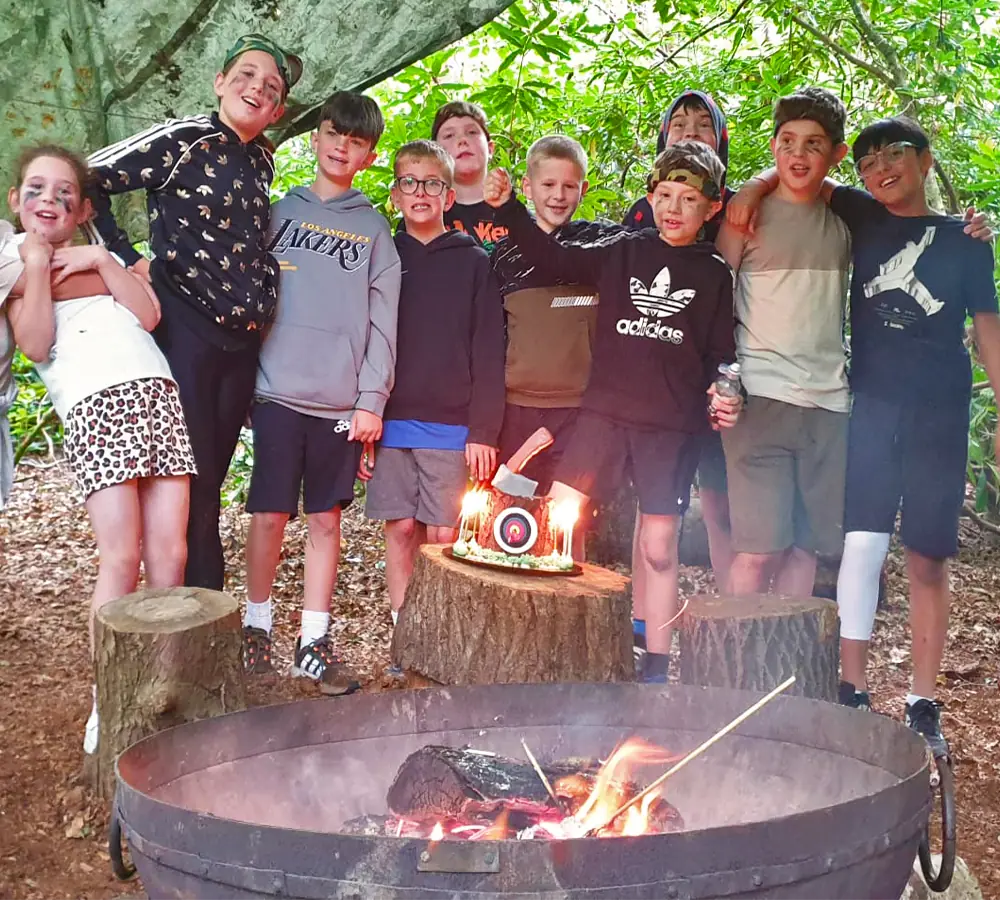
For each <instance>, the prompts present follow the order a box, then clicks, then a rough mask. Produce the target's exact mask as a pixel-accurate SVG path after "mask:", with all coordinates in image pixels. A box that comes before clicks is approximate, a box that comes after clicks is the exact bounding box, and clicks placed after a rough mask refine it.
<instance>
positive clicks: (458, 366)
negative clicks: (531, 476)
mask: <svg viewBox="0 0 1000 900" xmlns="http://www.w3.org/2000/svg"><path fill="white" fill-rule="evenodd" d="M395 242H396V250H397V252H398V253H399V259H400V262H401V263H402V266H403V275H402V283H401V286H400V292H399V316H398V324H397V341H396V382H395V385H394V387H393V389H392V393H391V394H390V395H389V402H388V404H387V405H386V408H385V418H386V419H417V420H419V421H422V422H434V423H438V424H442V425H466V426H468V429H469V443H471V444H487V445H489V446H494V447H495V446H496V443H497V437H498V436H499V434H500V425H501V422H502V421H503V411H504V371H503V367H504V336H503V302H502V300H501V299H500V286H499V284H498V282H497V280H496V276H495V275H494V274H493V270H492V268H491V266H490V258H489V256H488V255H487V253H486V251H485V250H483V249H482V247H480V246H479V245H478V244H477V243H476V241H475V239H474V238H472V237H470V236H469V235H466V234H462V233H461V232H459V231H446V232H445V233H444V234H442V235H440V236H439V237H436V238H435V239H434V240H433V241H431V242H430V243H429V244H423V243H421V242H420V241H418V240H417V239H416V238H415V237H412V236H410V235H409V234H407V233H406V232H397V233H396V236H395Z"/></svg>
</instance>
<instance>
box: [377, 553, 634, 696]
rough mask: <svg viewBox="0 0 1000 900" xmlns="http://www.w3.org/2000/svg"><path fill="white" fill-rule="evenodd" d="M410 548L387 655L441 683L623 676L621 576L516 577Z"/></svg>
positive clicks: (589, 571)
mask: <svg viewBox="0 0 1000 900" xmlns="http://www.w3.org/2000/svg"><path fill="white" fill-rule="evenodd" d="M443 549H444V548H443V547H440V546H434V545H424V546H423V547H421V548H420V551H419V553H418V554H417V558H416V562H415V564H414V568H413V576H412V577H411V579H410V583H409V585H408V586H407V589H406V603H405V604H404V606H403V609H402V611H401V613H400V617H399V623H398V625H397V626H396V629H395V632H394V633H393V640H392V658H393V661H394V662H396V663H397V664H398V665H400V666H402V667H403V668H404V669H409V670H411V671H414V672H418V673H420V674H421V675H424V676H426V677H427V678H431V679H433V680H434V681H437V682H440V683H442V684H494V683H512V682H538V681H627V680H629V679H631V678H632V676H633V672H634V663H633V659H632V630H631V624H630V621H629V615H630V605H629V600H628V597H627V594H626V590H627V585H628V581H627V579H625V578H624V577H622V576H621V575H618V574H616V573H614V572H610V571H608V570H607V569H601V568H598V567H597V566H590V565H584V566H583V574H582V575H579V576H577V577H575V578H565V577H559V576H545V575H521V574H519V573H517V572H507V571H497V570H494V569H488V568H483V567H479V566H472V565H469V564H467V563H464V562H461V561H460V560H452V559H448V558H447V557H446V556H445V555H444V553H443Z"/></svg>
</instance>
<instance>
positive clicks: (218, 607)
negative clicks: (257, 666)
mask: <svg viewBox="0 0 1000 900" xmlns="http://www.w3.org/2000/svg"><path fill="white" fill-rule="evenodd" d="M94 629H95V630H94V646H95V661H94V662H95V670H96V677H97V711H98V716H99V721H100V734H99V737H98V748H97V753H96V754H94V757H95V759H93V760H89V761H88V765H87V768H88V769H89V770H90V771H89V772H88V774H89V775H90V776H91V778H92V780H93V782H94V786H95V788H96V789H97V790H98V791H99V792H100V793H101V795H102V796H103V797H104V798H105V799H110V798H111V797H112V796H113V794H114V788H115V784H114V763H115V759H116V758H117V756H118V754H119V753H121V752H122V751H123V750H124V749H125V748H126V747H128V746H129V745H131V744H133V743H135V742H136V741H138V740H139V739H141V738H144V737H146V736H147V735H150V734H153V733H155V732H157V731H162V730H163V729H165V728H170V727H172V726H174V725H179V724H181V723H183V722H190V721H192V720H194V719H204V718H208V717H209V716H217V715H221V714H222V713H227V712H233V711H234V710H239V709H245V708H246V692H245V687H244V683H243V663H242V659H241V639H242V633H241V628H240V614H239V607H238V605H237V603H236V601H235V600H234V599H233V598H232V597H230V596H228V595H227V594H223V593H220V592H218V591H210V590H205V589H203V588H186V587H177V588H170V589H166V590H148V591H138V592H136V593H134V594H129V595H127V596H125V597H121V598H120V599H118V600H115V601H113V602H111V603H108V604H107V605H105V606H103V607H102V608H101V609H100V611H99V612H98V614H97V617H96V620H95V623H94Z"/></svg>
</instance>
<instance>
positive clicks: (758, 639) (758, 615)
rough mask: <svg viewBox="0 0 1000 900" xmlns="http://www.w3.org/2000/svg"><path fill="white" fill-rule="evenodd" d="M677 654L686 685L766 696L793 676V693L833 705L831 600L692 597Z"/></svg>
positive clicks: (835, 674) (835, 631) (835, 653)
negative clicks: (794, 679) (764, 693)
mask: <svg viewBox="0 0 1000 900" xmlns="http://www.w3.org/2000/svg"><path fill="white" fill-rule="evenodd" d="M680 649H681V660H680V662H681V666H680V669H681V681H682V682H684V683H685V684H700V685H706V686H709V687H730V688H738V689H740V690H745V691H769V690H771V689H772V688H775V687H777V686H778V685H779V684H781V682H782V681H784V680H785V679H786V678H788V676H789V675H794V676H795V678H796V681H795V684H794V685H793V686H792V687H791V688H790V690H789V692H790V693H793V694H802V695H803V696H806V697H814V698H816V699H820V700H830V701H833V702H836V700H837V687H838V683H839V663H840V619H839V618H838V616H837V605H836V604H835V603H831V602H830V601H829V600H823V599H820V598H818V597H782V596H775V595H773V594H751V595H748V596H737V597H715V596H699V597H693V598H692V599H691V602H690V604H689V606H688V609H687V611H686V612H685V614H684V618H683V622H682V625H681V630H680Z"/></svg>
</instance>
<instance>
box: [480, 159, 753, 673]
mask: <svg viewBox="0 0 1000 900" xmlns="http://www.w3.org/2000/svg"><path fill="white" fill-rule="evenodd" d="M723 172H724V170H723V167H722V163H721V162H720V161H719V158H718V156H716V154H715V152H714V151H713V150H712V149H711V148H710V147H707V146H705V145H704V144H700V143H696V142H693V141H681V142H680V143H678V144H676V145H674V146H673V147H671V148H670V149H668V150H666V151H665V152H664V153H662V154H660V156H659V157H657V160H656V164H655V166H654V168H653V173H652V176H651V178H650V184H651V186H652V188H653V191H652V194H653V203H652V208H653V214H654V220H655V221H656V225H657V229H658V231H657V232H653V231H651V230H645V231H641V232H628V233H624V234H621V235H618V236H611V237H608V238H604V239H599V240H598V241H596V242H594V244H592V245H590V246H585V247H570V246H563V245H560V244H559V243H558V242H557V241H555V240H553V239H552V238H551V237H550V236H549V235H547V234H545V233H544V232H543V231H542V230H541V229H539V228H538V227H536V226H535V224H534V223H533V222H532V221H531V219H530V217H529V216H528V213H527V210H525V208H524V207H523V206H522V205H521V204H520V203H519V202H518V201H517V200H515V199H514V198H513V196H512V191H511V185H510V179H509V177H508V176H507V174H506V173H505V172H502V171H495V172H492V173H490V176H489V178H488V179H487V185H486V201H487V202H488V203H491V204H492V205H494V206H496V207H498V210H499V214H498V221H501V222H503V223H504V224H505V225H507V227H508V228H509V229H510V235H511V238H512V239H513V240H515V241H516V242H517V243H518V244H519V245H520V246H521V248H522V250H523V252H524V254H525V257H526V258H527V259H529V260H536V259H537V260H540V261H541V260H548V265H549V266H550V267H551V266H554V267H556V268H557V269H559V270H560V274H562V275H563V276H564V277H575V278H577V279H579V280H588V281H592V283H595V284H596V285H597V288H598V291H599V292H600V297H601V302H600V305H599V307H598V317H597V333H596V337H595V340H594V355H593V364H592V368H591V374H590V381H589V383H588V385H587V389H586V391H585V392H584V395H583V401H582V406H581V411H580V416H579V418H578V419H577V422H576V425H575V427H574V432H573V436H572V437H571V439H570V441H569V443H568V446H567V449H566V453H565V455H564V456H563V459H562V461H561V463H560V464H559V467H558V469H557V470H556V473H555V483H554V484H553V488H552V492H551V495H552V498H553V499H554V500H556V501H562V500H563V499H571V500H573V501H575V502H577V503H579V504H581V505H582V504H583V503H585V502H586V501H588V500H589V499H590V498H591V497H592V496H595V495H596V496H607V495H608V494H609V493H610V492H611V491H612V490H613V489H614V488H615V487H616V484H617V482H618V481H619V480H620V479H621V478H622V477H623V476H624V475H625V474H630V475H631V477H632V481H633V482H634V484H635V487H636V492H637V493H638V495H639V512H640V521H639V547H640V557H641V564H642V566H643V570H644V574H645V579H646V587H647V598H646V607H647V608H646V622H647V632H646V634H647V638H646V641H647V650H648V653H647V655H646V664H645V673H644V676H645V678H646V680H647V681H653V682H657V681H665V680H666V674H667V666H668V663H669V651H670V638H671V631H670V629H669V628H668V627H667V626H668V624H669V622H670V620H671V617H672V616H673V615H674V610H675V608H676V605H677V534H678V523H679V521H680V515H679V514H680V512H681V510H682V509H683V507H684V504H685V502H686V500H687V495H688V492H689V490H690V485H691V479H692V477H693V476H694V470H695V467H696V466H697V461H698V442H699V435H701V434H703V433H704V431H705V429H706V428H707V427H708V417H707V413H706V403H707V402H708V399H709V398H708V397H706V393H708V394H712V393H714V388H713V387H712V381H713V378H714V375H715V372H716V369H717V367H718V365H719V364H720V363H723V362H730V361H732V360H734V359H735V357H736V351H735V346H734V341H733V276H732V271H731V270H730V268H729V266H728V265H727V264H726V263H725V261H724V260H723V259H722V258H721V257H719V256H718V255H717V254H716V253H715V248H714V247H713V246H712V245H711V244H707V243H698V242H697V239H698V234H699V232H700V231H701V229H702V227H703V226H704V224H705V222H706V221H708V220H709V219H711V218H712V216H714V215H715V214H716V213H717V212H718V211H719V209H720V208H721V199H720V197H721V188H722V179H723ZM713 400H714V402H715V403H716V404H717V412H718V415H717V418H718V421H719V424H720V426H722V427H729V426H730V425H732V424H734V423H735V421H736V418H737V416H738V414H739V408H740V401H739V400H738V399H734V400H732V401H730V402H728V403H724V402H723V398H713Z"/></svg>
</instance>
